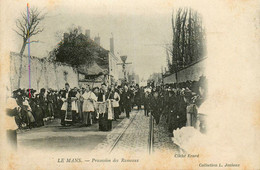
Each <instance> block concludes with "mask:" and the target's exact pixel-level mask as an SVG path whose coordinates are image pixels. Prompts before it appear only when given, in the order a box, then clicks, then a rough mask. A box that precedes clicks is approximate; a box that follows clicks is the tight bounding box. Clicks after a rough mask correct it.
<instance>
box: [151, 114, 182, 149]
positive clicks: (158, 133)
mask: <svg viewBox="0 0 260 170" xmlns="http://www.w3.org/2000/svg"><path fill="white" fill-rule="evenodd" d="M171 138H172V137H171V133H170V132H169V131H168V127H167V124H166V118H165V117H164V116H161V118H160V123H159V124H158V125H156V124H154V146H153V148H154V152H159V151H160V152H169V153H174V152H178V151H179V147H178V146H177V145H175V144H174V143H173V141H172V139H171Z"/></svg>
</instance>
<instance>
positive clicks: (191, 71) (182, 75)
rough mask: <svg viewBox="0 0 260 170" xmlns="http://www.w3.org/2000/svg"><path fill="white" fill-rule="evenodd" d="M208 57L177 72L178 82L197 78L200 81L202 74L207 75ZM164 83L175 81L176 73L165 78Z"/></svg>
mask: <svg viewBox="0 0 260 170" xmlns="http://www.w3.org/2000/svg"><path fill="white" fill-rule="evenodd" d="M206 60H207V59H206V58H204V59H202V60H200V61H199V62H197V63H194V64H192V65H190V66H188V67H186V68H184V69H182V70H180V71H178V72H177V77H178V82H185V81H187V80H192V81H193V80H196V81H198V80H199V78H200V76H202V75H204V76H205V63H206ZM163 81H164V84H169V83H175V82H177V81H176V73H174V74H171V75H169V76H167V77H164V79H163Z"/></svg>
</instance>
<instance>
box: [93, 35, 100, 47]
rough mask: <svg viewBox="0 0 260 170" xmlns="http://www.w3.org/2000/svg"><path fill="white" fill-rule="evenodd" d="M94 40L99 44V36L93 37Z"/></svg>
mask: <svg viewBox="0 0 260 170" xmlns="http://www.w3.org/2000/svg"><path fill="white" fill-rule="evenodd" d="M94 41H95V43H97V45H99V46H100V37H99V36H97V37H95V38H94Z"/></svg>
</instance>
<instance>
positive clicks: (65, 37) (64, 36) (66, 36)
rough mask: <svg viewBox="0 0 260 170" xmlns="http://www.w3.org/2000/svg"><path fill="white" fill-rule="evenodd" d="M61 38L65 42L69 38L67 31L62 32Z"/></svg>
mask: <svg viewBox="0 0 260 170" xmlns="http://www.w3.org/2000/svg"><path fill="white" fill-rule="evenodd" d="M63 39H64V42H67V41H68V39H69V33H64V34H63Z"/></svg>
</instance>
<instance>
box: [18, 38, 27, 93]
mask: <svg viewBox="0 0 260 170" xmlns="http://www.w3.org/2000/svg"><path fill="white" fill-rule="evenodd" d="M26 41H27V40H26V39H24V40H23V46H22V48H21V51H20V66H19V76H18V85H17V87H18V88H20V85H21V78H22V68H23V53H24V50H25V47H26Z"/></svg>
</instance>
